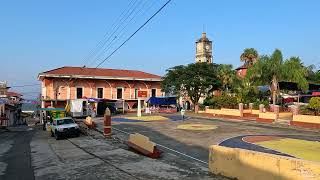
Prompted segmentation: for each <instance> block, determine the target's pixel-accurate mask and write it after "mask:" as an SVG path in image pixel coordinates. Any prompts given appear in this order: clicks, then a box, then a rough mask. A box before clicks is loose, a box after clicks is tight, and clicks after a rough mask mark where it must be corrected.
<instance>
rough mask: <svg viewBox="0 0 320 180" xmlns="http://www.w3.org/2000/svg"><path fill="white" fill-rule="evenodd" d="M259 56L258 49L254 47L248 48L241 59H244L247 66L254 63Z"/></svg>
mask: <svg viewBox="0 0 320 180" xmlns="http://www.w3.org/2000/svg"><path fill="white" fill-rule="evenodd" d="M258 57H259V54H258V51H257V50H256V49H254V48H246V49H244V50H243V53H242V54H241V56H240V60H241V61H244V63H245V65H246V66H251V65H252V64H254V63H255V62H256V61H257V59H258Z"/></svg>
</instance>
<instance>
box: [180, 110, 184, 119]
mask: <svg viewBox="0 0 320 180" xmlns="http://www.w3.org/2000/svg"><path fill="white" fill-rule="evenodd" d="M180 113H181V117H182V121H184V113H185V110H184V109H183V108H181V111H180Z"/></svg>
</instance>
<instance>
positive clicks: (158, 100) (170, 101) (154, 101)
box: [147, 97, 177, 105]
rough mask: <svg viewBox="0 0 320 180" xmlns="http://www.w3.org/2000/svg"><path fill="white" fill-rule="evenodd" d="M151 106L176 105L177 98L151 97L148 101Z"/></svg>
mask: <svg viewBox="0 0 320 180" xmlns="http://www.w3.org/2000/svg"><path fill="white" fill-rule="evenodd" d="M147 103H149V104H150V105H176V104H177V98H176V97H151V98H149V100H148V101H147Z"/></svg>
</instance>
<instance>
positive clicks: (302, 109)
mask: <svg viewBox="0 0 320 180" xmlns="http://www.w3.org/2000/svg"><path fill="white" fill-rule="evenodd" d="M300 114H302V115H314V114H315V113H314V111H313V110H312V109H310V108H309V105H306V106H300Z"/></svg>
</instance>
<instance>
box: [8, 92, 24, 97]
mask: <svg viewBox="0 0 320 180" xmlns="http://www.w3.org/2000/svg"><path fill="white" fill-rule="evenodd" d="M7 96H9V97H21V96H22V94H19V93H16V92H12V91H8V92H7Z"/></svg>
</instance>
